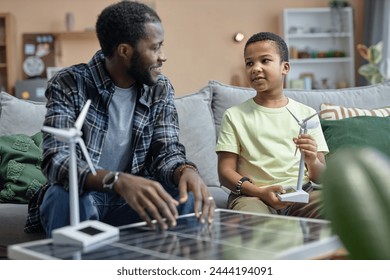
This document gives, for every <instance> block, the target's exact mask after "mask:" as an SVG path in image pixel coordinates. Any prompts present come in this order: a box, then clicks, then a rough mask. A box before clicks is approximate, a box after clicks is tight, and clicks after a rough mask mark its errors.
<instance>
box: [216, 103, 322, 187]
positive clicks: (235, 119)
mask: <svg viewBox="0 0 390 280" xmlns="http://www.w3.org/2000/svg"><path fill="white" fill-rule="evenodd" d="M286 107H287V108H288V109H289V110H290V111H291V112H292V113H293V114H294V115H295V116H296V117H297V118H298V119H299V120H303V119H305V118H307V117H309V116H311V115H312V114H314V113H315V110H314V109H313V108H311V107H308V106H306V105H304V104H302V103H298V102H296V101H294V100H292V99H289V102H288V104H287V106H285V107H281V108H267V107H264V106H260V105H258V104H256V103H255V102H254V100H253V99H249V100H247V101H246V102H244V103H242V104H239V105H237V106H233V107H231V108H229V109H227V110H226V111H225V113H224V116H223V119H222V124H221V129H220V133H219V137H218V142H217V147H216V151H217V152H219V151H224V152H231V153H235V154H238V155H239V159H238V170H237V172H238V173H240V174H241V175H242V176H247V177H249V178H251V179H252V180H253V181H254V182H253V183H254V184H256V185H258V186H271V185H282V186H284V187H286V186H296V184H297V180H298V171H299V160H300V156H301V154H300V152H299V150H298V151H297V153H296V155H294V153H295V149H296V145H295V143H294V142H293V138H294V137H297V135H298V133H299V129H300V127H299V125H298V123H297V121H296V120H295V119H294V117H293V116H292V115H291V114H290V113H289V112H288V110H287V109H286ZM312 120H316V121H317V122H318V126H317V128H315V129H309V130H308V134H310V135H311V136H312V137H313V138H314V139H315V141H316V142H317V146H318V151H320V152H325V153H327V152H328V151H329V150H328V146H327V144H326V141H325V138H324V134H323V132H322V129H321V125H320V122H319V118H318V116H315V117H313V118H312ZM305 173H306V172H305ZM308 180H309V179H308V177H307V174H305V178H304V180H303V181H304V183H305V182H308Z"/></svg>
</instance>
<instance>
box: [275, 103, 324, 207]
mask: <svg viewBox="0 0 390 280" xmlns="http://www.w3.org/2000/svg"><path fill="white" fill-rule="evenodd" d="M286 109H287V111H288V112H289V113H290V114H291V115H292V116H293V117H294V119H295V120H296V121H297V123H298V125H299V135H301V134H306V133H307V130H308V129H313V128H316V127H317V126H318V125H319V123H318V121H314V120H311V118H313V117H314V116H315V115H317V114H318V113H315V114H313V115H311V116H309V117H307V118H306V119H303V120H302V121H300V120H299V119H298V118H297V117H296V116H294V114H293V113H292V112H291V111H290V110H289V109H288V108H286ZM297 150H298V148H296V149H295V154H296V153H297ZM295 154H294V155H295ZM304 172H305V161H304V154H303V153H301V158H300V160H299V171H298V182H297V186H296V187H295V188H294V187H288V188H285V191H286V193H283V194H277V196H278V198H279V199H280V200H281V201H289V202H302V203H308V202H309V194H308V193H307V192H305V191H304V190H303V189H302V180H303V175H304Z"/></svg>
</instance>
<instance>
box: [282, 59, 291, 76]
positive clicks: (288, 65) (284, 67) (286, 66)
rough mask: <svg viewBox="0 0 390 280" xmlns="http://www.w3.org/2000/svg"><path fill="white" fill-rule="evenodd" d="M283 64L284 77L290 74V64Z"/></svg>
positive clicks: (284, 62) (285, 62)
mask: <svg viewBox="0 0 390 280" xmlns="http://www.w3.org/2000/svg"><path fill="white" fill-rule="evenodd" d="M282 63H283V65H282V67H283V69H282V74H283V75H287V74H288V72H290V63H289V62H287V61H283V62H282Z"/></svg>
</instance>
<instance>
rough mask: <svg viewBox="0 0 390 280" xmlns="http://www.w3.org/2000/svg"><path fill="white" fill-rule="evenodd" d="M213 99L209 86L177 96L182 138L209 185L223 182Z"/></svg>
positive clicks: (187, 151)
mask: <svg viewBox="0 0 390 280" xmlns="http://www.w3.org/2000/svg"><path fill="white" fill-rule="evenodd" d="M210 103H211V92H210V90H209V89H208V87H205V88H203V89H201V90H200V91H199V92H197V93H194V94H190V95H186V96H183V97H177V98H176V99H175V105H176V109H177V113H178V115H179V125H180V142H181V143H182V144H183V145H184V146H185V147H186V153H187V158H188V159H189V160H191V161H192V162H194V163H195V164H196V165H197V166H198V169H199V173H200V175H201V176H202V178H203V180H204V182H205V183H206V184H207V185H216V186H219V185H220V184H219V180H218V174H217V155H216V153H215V144H216V135H215V127H214V121H213V115H212V113H211V107H210V106H211V105H210Z"/></svg>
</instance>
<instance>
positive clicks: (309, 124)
mask: <svg viewBox="0 0 390 280" xmlns="http://www.w3.org/2000/svg"><path fill="white" fill-rule="evenodd" d="M319 124H320V123H319V122H318V121H316V120H308V121H307V123H306V129H314V128H316V127H317V126H318V125H319Z"/></svg>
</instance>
